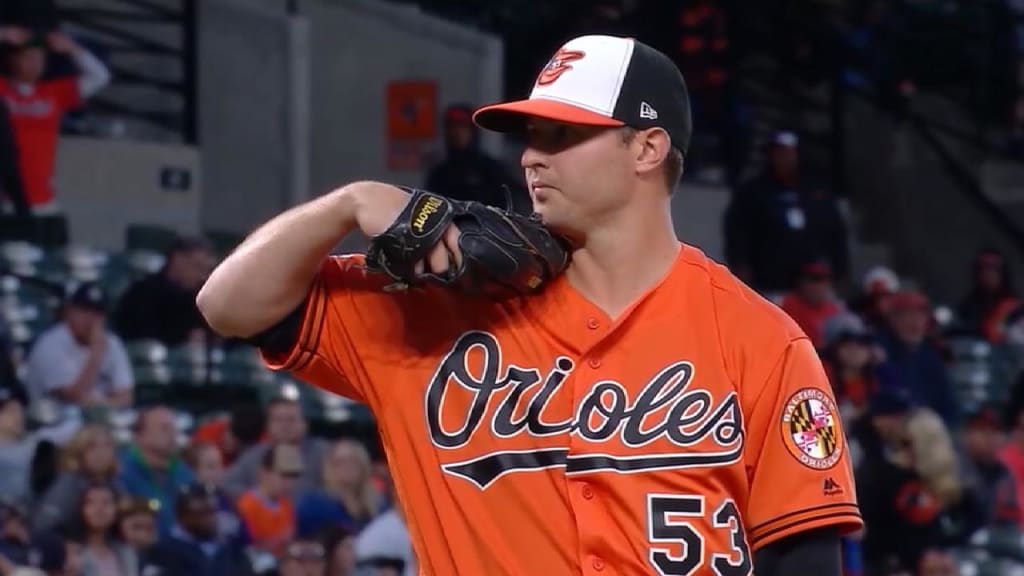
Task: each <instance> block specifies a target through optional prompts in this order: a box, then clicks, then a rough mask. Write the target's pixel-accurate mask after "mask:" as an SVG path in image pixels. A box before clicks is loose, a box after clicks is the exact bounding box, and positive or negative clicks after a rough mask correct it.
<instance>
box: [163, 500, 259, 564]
mask: <svg viewBox="0 0 1024 576" xmlns="http://www.w3.org/2000/svg"><path fill="white" fill-rule="evenodd" d="M175 508H176V511H175V512H176V516H177V519H178V524H177V525H176V526H175V527H174V528H173V529H172V531H171V534H170V535H169V536H168V537H166V538H164V539H162V540H161V541H160V542H159V543H158V544H157V545H156V547H155V548H154V549H153V550H152V552H151V553H150V555H149V558H147V559H146V560H145V562H144V563H145V564H150V565H153V566H155V567H157V568H159V569H160V570H161V571H160V574H161V576H225V575H228V574H230V575H231V576H248V575H250V574H253V567H252V564H251V563H250V561H249V559H248V557H247V556H246V554H245V552H244V551H243V550H242V549H241V548H240V547H239V546H238V545H237V544H236V543H234V542H232V541H220V540H218V538H217V508H216V503H215V500H214V493H213V491H211V490H210V489H208V488H207V487H205V486H202V485H199V484H193V485H191V486H189V487H187V488H186V489H185V490H183V491H182V492H181V493H180V494H179V495H178V499H177V502H176V504H175Z"/></svg>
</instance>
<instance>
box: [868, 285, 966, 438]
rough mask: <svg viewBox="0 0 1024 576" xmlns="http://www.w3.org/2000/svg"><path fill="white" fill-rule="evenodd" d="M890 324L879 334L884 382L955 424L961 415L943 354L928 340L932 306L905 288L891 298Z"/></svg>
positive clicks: (925, 299) (881, 371)
mask: <svg viewBox="0 0 1024 576" xmlns="http://www.w3.org/2000/svg"><path fill="white" fill-rule="evenodd" d="M889 306H890V310H889V327H888V329H887V330H884V331H882V332H881V333H880V335H879V340H880V342H881V344H882V347H883V348H884V349H885V355H886V359H885V362H884V363H883V364H882V366H881V368H880V370H879V372H880V376H881V379H882V385H883V386H888V387H891V388H897V389H902V390H905V391H906V392H907V393H908V394H909V395H910V398H911V400H912V401H913V402H914V403H915V404H917V405H919V406H927V407H930V408H931V409H932V410H934V411H935V412H937V413H938V414H939V415H940V416H942V418H943V420H945V421H946V423H947V424H948V425H949V426H951V427H956V425H957V424H958V422H959V419H960V414H959V413H958V412H959V410H958V408H957V403H956V399H955V398H954V395H953V385H952V383H951V382H950V380H949V375H948V373H947V371H946V365H945V363H944V361H943V358H942V353H941V352H940V351H939V349H938V347H937V346H936V345H935V344H934V343H932V342H931V341H929V340H928V339H927V335H928V331H929V327H930V324H931V305H930V304H929V302H928V298H927V297H926V296H925V295H924V294H921V293H920V292H917V291H913V290H904V291H902V292H900V293H898V294H895V295H893V297H892V298H891V300H890V304H889Z"/></svg>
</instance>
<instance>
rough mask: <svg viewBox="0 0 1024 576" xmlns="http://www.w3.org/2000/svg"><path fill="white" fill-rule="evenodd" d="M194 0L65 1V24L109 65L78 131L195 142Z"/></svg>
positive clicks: (63, 8)
mask: <svg viewBox="0 0 1024 576" xmlns="http://www.w3.org/2000/svg"><path fill="white" fill-rule="evenodd" d="M195 6H196V2H195V0H62V1H61V2H60V4H59V8H60V12H61V21H62V26H63V27H64V29H66V30H67V31H68V32H70V33H72V34H74V35H75V36H76V37H77V38H79V39H80V40H81V41H83V42H84V43H86V44H87V45H88V46H89V47H90V48H94V49H96V51H97V53H98V55H99V56H101V57H102V58H104V59H105V60H106V62H107V63H108V65H109V66H110V68H111V73H112V75H113V80H112V83H111V85H110V86H108V87H107V88H106V89H105V90H104V91H103V92H101V93H100V94H98V95H97V96H96V97H95V98H94V99H93V102H92V106H90V111H89V112H87V113H85V114H84V115H83V116H82V118H81V119H80V122H79V126H78V128H79V129H80V130H82V131H84V132H86V133H92V134H96V133H99V134H103V135H105V136H108V137H131V138H139V139H145V140H156V141H165V142H191V141H192V140H194V135H195V128H194V116H195V115H194V114H193V112H192V111H193V110H194V93H195V90H194V81H193V78H194V74H193V71H194V66H193V65H192V64H193V63H194V58H193V56H192V53H193V48H194V45H195V42H194V30H195V28H194V23H195V18H194V16H193V15H194V13H195Z"/></svg>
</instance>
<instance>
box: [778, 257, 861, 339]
mask: <svg viewBox="0 0 1024 576" xmlns="http://www.w3.org/2000/svg"><path fill="white" fill-rule="evenodd" d="M782 309H783V310H785V311H786V313H787V314H789V315H790V317H792V318H793V320H795V321H796V323H797V325H799V326H800V328H801V329H802V330H803V331H804V332H805V333H806V334H807V337H808V338H810V339H811V342H812V343H813V344H814V347H815V348H817V349H818V350H821V349H823V348H824V347H825V334H824V332H823V329H824V327H825V323H826V322H828V320H829V319H830V318H832V317H833V316H835V315H837V314H839V313H841V312H843V311H844V310H845V309H846V308H845V306H844V305H843V302H842V301H841V300H839V298H837V297H836V294H835V289H834V287H833V286H832V269H831V268H830V267H829V265H828V262H825V261H822V260H815V261H811V262H807V263H805V264H804V265H803V266H801V268H800V275H799V277H798V279H797V284H796V289H795V290H793V291H792V292H790V293H788V294H786V295H785V296H784V297H783V299H782Z"/></svg>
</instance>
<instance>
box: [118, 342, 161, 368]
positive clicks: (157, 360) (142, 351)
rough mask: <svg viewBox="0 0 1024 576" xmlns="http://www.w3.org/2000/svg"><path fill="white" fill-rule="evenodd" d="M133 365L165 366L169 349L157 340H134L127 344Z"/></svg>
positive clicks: (126, 347)
mask: <svg viewBox="0 0 1024 576" xmlns="http://www.w3.org/2000/svg"><path fill="white" fill-rule="evenodd" d="M125 349H126V351H127V352H128V357H129V358H130V359H131V361H132V364H163V363H166V362H167V356H168V351H167V347H166V346H164V345H163V344H162V343H160V342H158V341H156V340H134V341H131V342H126V343H125Z"/></svg>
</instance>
